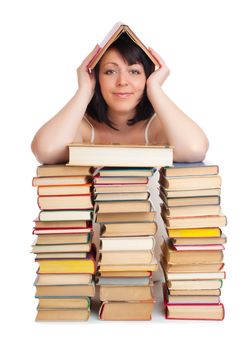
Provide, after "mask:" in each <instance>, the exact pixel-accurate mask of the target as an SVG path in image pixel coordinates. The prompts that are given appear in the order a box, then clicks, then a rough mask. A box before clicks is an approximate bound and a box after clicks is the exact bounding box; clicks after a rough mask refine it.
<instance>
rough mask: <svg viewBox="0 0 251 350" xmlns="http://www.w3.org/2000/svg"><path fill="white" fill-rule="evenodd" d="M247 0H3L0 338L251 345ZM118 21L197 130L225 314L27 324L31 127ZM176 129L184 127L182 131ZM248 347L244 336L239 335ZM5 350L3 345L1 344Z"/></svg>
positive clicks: (31, 273)
mask: <svg viewBox="0 0 251 350" xmlns="http://www.w3.org/2000/svg"><path fill="white" fill-rule="evenodd" d="M249 5H250V2H249V1H242V0H239V1H231V0H229V1H221V0H218V1H214V0H211V1H206V0H204V1H199V0H198V1H196V0H191V1H189V0H188V1H179V0H176V1H168V0H165V1H160V0H154V1H146V0H145V1H144V2H143V1H142V2H141V1H135V0H134V1H131V0H127V1H125V2H119V1H112V0H106V1H100V2H99V1H96V2H94V1H92V2H91V1H77V0H71V1H62V0H61V1H52V0H51V1H45V0H44V1H34V0H33V1H28V0H23V1H11V0H9V1H1V5H0V35H1V40H0V49H1V53H0V61H1V63H0V99H1V104H0V109H1V110H0V115H1V124H0V125H1V126H0V130H1V137H0V141H1V202H0V203H1V254H0V256H1V271H2V272H1V301H2V306H1V311H0V312H1V319H2V321H3V324H2V326H1V329H2V331H3V334H2V336H1V341H2V342H5V341H6V342H5V346H4V348H7V349H14V347H17V346H19V347H22V348H25V349H33V348H34V347H35V348H36V349H52V348H53V349H55V348H56V346H57V347H58V348H60V349H74V347H78V348H80V347H81V348H86V347H87V346H100V347H102V348H104V347H106V346H108V345H109V348H117V347H119V348H122V349H125V348H127V349H128V348H136V347H138V346H141V347H144V348H150V347H151V348H152V347H153V346H154V348H155V349H156V348H157V347H159V348H168V349H171V348H175V349H183V348H185V347H186V348H188V349H190V348H191V349H199V348H204V349H222V348H226V347H229V346H231V345H233V346H236V345H239V346H241V345H240V344H241V343H244V342H246V344H248V343H250V340H249V334H248V330H249V327H250V326H248V325H249V324H250V321H249V315H250V296H249V288H248V286H247V285H248V282H249V279H250V269H249V266H250V258H249V253H250V235H251V233H250V225H249V220H248V219H249V215H250V203H249V201H250V179H249V177H250V152H249V150H250V124H249V119H250V116H251V115H250V112H251V107H250V96H249V95H250V87H251V86H250V85H251V84H250V81H251V69H250V65H251V53H250V32H251V21H250V15H251V12H250V10H249ZM117 21H123V22H125V23H127V24H128V25H129V26H130V27H131V28H132V29H133V30H134V31H135V33H136V34H137V35H138V36H139V37H140V38H141V39H142V41H143V42H144V43H145V44H146V45H148V46H151V47H153V48H154V49H155V50H156V51H157V52H158V53H159V54H160V55H161V56H162V57H163V58H164V59H165V61H166V62H167V65H168V67H169V68H170V70H171V75H170V77H169V78H168V79H167V81H166V83H165V86H164V89H165V91H166V93H167V94H168V96H169V97H170V98H171V99H172V100H173V101H174V102H175V103H176V104H177V105H178V106H179V107H180V108H181V109H182V110H184V111H185V112H186V113H187V114H188V115H189V116H190V117H192V118H193V119H194V120H195V121H196V122H197V123H198V124H199V125H200V126H201V127H202V128H203V129H204V130H205V132H206V134H207V135H208V138H209V140H210V150H209V152H208V155H207V159H208V160H211V161H213V162H215V163H216V164H219V166H220V173H221V175H222V178H223V186H222V208H223V212H224V213H225V214H226V215H227V217H228V227H227V228H226V229H225V230H224V232H225V233H226V234H227V236H228V243H227V245H226V250H225V261H226V271H227V280H226V282H225V283H224V286H223V291H222V301H223V302H224V304H225V308H226V318H225V320H224V321H223V322H196V321H191V322H188V321H187V322H184V321H165V320H164V318H162V317H160V315H159V316H156V317H154V318H153V320H152V321H151V322H127V323H126V322H121V323H119V322H101V321H95V320H94V319H93V318H92V319H91V320H90V321H89V322H88V323H36V322H34V318H35V313H36V312H35V308H36V302H35V300H34V293H35V291H34V289H33V287H32V284H33V280H34V277H35V271H36V266H35V263H34V262H33V259H34V257H33V256H32V255H31V254H30V253H29V251H30V245H31V243H32V241H33V238H34V237H33V236H32V235H31V231H32V220H33V219H34V218H35V217H36V216H37V214H38V209H37V207H36V193H35V189H34V188H32V187H31V179H32V177H33V176H34V175H35V170H36V166H37V165H38V164H37V162H36V160H35V158H34V156H33V155H32V153H31V151H30V143H31V140H32V137H33V135H34V134H35V132H36V130H37V129H38V128H39V127H40V126H41V125H42V124H43V123H44V122H46V121H47V120H48V119H49V118H51V117H52V116H53V115H54V114H55V113H56V112H57V111H58V110H59V109H60V108H61V107H62V106H63V105H64V104H65V103H66V102H67V101H68V100H69V99H70V98H71V96H72V95H73V94H74V92H75V91H76V88H77V79H76V69H77V67H78V65H79V64H80V63H81V61H82V60H83V59H84V58H85V56H86V55H87V54H88V53H89V52H90V51H91V50H92V48H93V47H94V46H95V44H96V43H97V42H100V41H102V39H103V37H104V35H105V34H106V33H107V32H108V31H109V30H110V28H111V27H112V26H113V24H114V23H115V22H117ZM181 132H182V130H181ZM246 347H247V345H246ZM2 348H3V347H2Z"/></svg>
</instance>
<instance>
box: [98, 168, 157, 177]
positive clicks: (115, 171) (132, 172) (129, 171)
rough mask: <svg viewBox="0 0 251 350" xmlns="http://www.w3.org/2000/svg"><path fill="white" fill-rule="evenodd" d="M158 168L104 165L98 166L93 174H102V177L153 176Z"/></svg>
mask: <svg viewBox="0 0 251 350" xmlns="http://www.w3.org/2000/svg"><path fill="white" fill-rule="evenodd" d="M155 170H156V169H154V168H136V167H134V168H123V167H103V168H97V169H96V171H95V172H94V174H93V176H96V175H98V176H102V177H109V176H116V177H118V176H122V177H124V176H125V177H129V176H133V177H136V176H138V177H141V176H152V175H153V174H154V172H155Z"/></svg>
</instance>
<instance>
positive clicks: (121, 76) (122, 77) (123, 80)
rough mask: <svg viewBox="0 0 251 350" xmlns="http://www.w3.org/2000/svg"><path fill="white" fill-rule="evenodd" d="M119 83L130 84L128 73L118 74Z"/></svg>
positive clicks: (119, 84) (120, 84)
mask: <svg viewBox="0 0 251 350" xmlns="http://www.w3.org/2000/svg"><path fill="white" fill-rule="evenodd" d="M117 84H118V86H126V85H128V81H127V78H126V75H125V74H124V73H120V74H118V78H117Z"/></svg>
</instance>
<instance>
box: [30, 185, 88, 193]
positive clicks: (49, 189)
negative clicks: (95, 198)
mask: <svg viewBox="0 0 251 350" xmlns="http://www.w3.org/2000/svg"><path fill="white" fill-rule="evenodd" d="M91 186H92V184H91V183H87V184H84V185H76V186H75V185H68V186H38V187H37V195H38V196H66V195H80V194H90V192H91Z"/></svg>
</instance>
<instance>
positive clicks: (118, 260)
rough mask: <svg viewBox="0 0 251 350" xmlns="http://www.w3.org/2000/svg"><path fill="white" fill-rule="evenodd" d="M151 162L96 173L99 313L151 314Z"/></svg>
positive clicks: (120, 316) (107, 316) (105, 316)
mask: <svg viewBox="0 0 251 350" xmlns="http://www.w3.org/2000/svg"><path fill="white" fill-rule="evenodd" d="M153 172H154V169H152V168H141V169H137V168H107V167H104V168H102V169H100V170H99V172H98V174H97V176H96V177H95V178H94V196H95V206H94V211H95V216H96V222H98V223H100V224H102V227H101V238H100V259H99V276H98V278H97V282H98V285H99V286H100V300H101V301H102V305H101V308H100V319H102V320H149V319H151V312H152V308H153V303H154V299H153V294H152V287H153V282H152V278H151V274H152V271H155V270H156V269H157V267H158V265H157V261H156V259H155V257H154V254H153V248H154V245H155V240H154V234H155V233H156V228H157V225H156V222H155V212H154V211H153V208H152V205H151V202H150V201H149V192H148V189H147V183H148V177H149V176H152V174H153Z"/></svg>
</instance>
